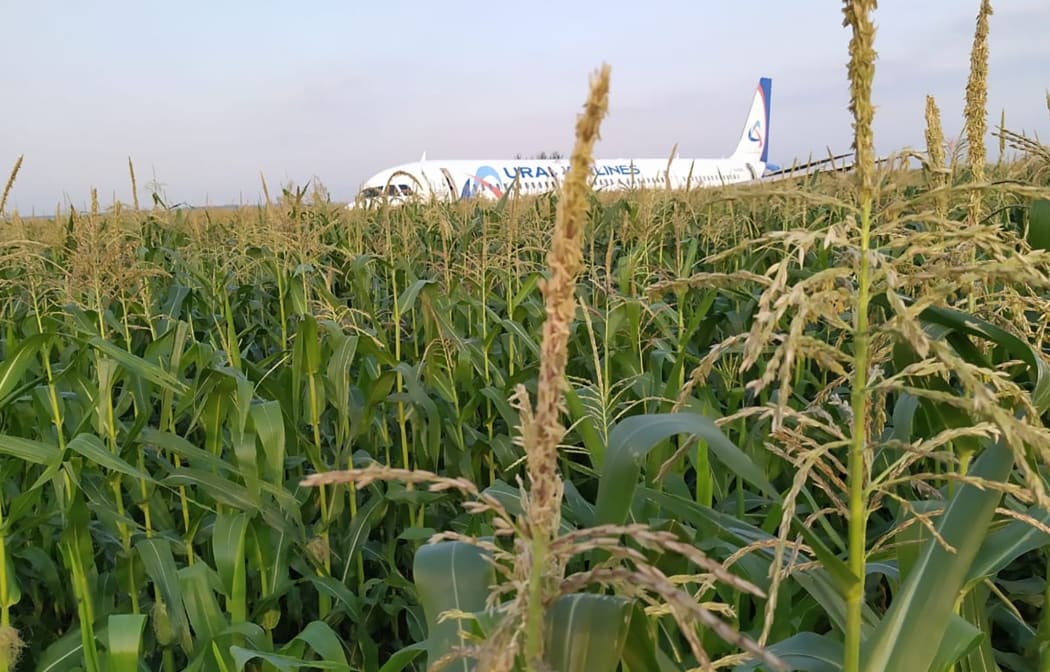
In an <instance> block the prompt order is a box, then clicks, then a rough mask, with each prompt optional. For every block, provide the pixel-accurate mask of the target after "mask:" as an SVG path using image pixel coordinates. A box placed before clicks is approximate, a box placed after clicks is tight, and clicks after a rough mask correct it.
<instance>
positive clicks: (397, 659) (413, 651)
mask: <svg viewBox="0 0 1050 672" xmlns="http://www.w3.org/2000/svg"><path fill="white" fill-rule="evenodd" d="M426 650H427V647H426V645H425V644H423V643H422V642H417V643H416V644H410V645H408V646H406V647H404V648H402V649H398V651H397V653H395V654H394V655H392V656H390V658H389V659H388V660H387V661H386V662H385V663H383V666H382V667H380V668H379V672H402V671H403V670H404V669H405V668H407V667H408V666H409V665H411V664H412V661H413V660H415V659H416V658H418V657H419V654H421V653H425V652H426Z"/></svg>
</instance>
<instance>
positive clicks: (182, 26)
mask: <svg viewBox="0 0 1050 672" xmlns="http://www.w3.org/2000/svg"><path fill="white" fill-rule="evenodd" d="M879 5H880V6H879V9H878V10H876V12H875V14H874V20H875V23H876V28H877V33H876V38H875V47H876V51H877V52H878V60H877V61H876V69H875V81H874V84H873V98H874V102H875V105H876V112H875V143H876V151H877V152H880V153H887V152H891V151H896V150H899V149H901V148H904V147H915V148H922V147H924V145H925V141H924V139H923V128H924V117H923V112H924V107H925V96H926V94H932V95H933V96H935V98H936V100H937V103H938V106H939V107H940V109H941V114H942V124H943V126H944V130H945V133H946V134H947V135H948V136H949V137H958V136H959V135H960V134H961V133H962V131H961V129H962V123H963V118H962V110H963V106H964V104H965V89H966V79H967V73H968V70H969V52H970V47H971V44H972V40H973V30H974V25H975V20H976V15H977V10H978V6H979V1H978V0H924V1H923V2H908V1H906V0H882V2H880V3H879ZM992 7H993V10H994V14H993V16H992V17H991V19H990V26H991V34H990V45H989V51H990V60H989V75H990V85H989V92H988V105H989V116H988V125H989V128H992V127H994V126H995V125H996V124H998V122H999V115H1000V111H1001V110H1003V109H1004V108H1005V110H1006V120H1007V126H1008V127H1009V128H1011V129H1012V130H1015V131H1025V132H1028V133H1030V134H1032V133H1037V134H1039V135H1040V137H1043V138H1045V137H1047V136H1050V132H1048V131H1050V115H1048V111H1047V105H1046V91H1047V90H1048V89H1050V41H1048V40H1046V39H1045V34H1046V27H1047V26H1048V25H1050V2H1047V0H993V2H992ZM0 36H2V37H0V180H4V179H5V178H6V175H7V174H8V171H9V170H10V167H11V166H13V165H14V163H15V160H16V159H17V158H18V156H19V155H24V161H23V164H22V168H21V171H20V173H19V176H18V179H17V181H16V183H15V185H14V188H13V190H12V193H11V195H10V197H9V199H8V205H7V210H8V212H10V211H12V210H13V209H16V208H17V209H18V211H19V212H21V213H22V214H30V213H31V212H33V211H35V212H36V213H37V214H41V213H46V212H49V211H50V212H54V210H55V207H56V206H59V205H61V206H62V207H63V208H65V207H68V206H70V205H72V206H73V207H77V208H83V207H85V205H86V204H88V203H89V202H90V193H91V189H92V187H94V188H97V189H98V193H99V198H100V200H101V202H102V203H103V205H107V204H110V203H112V201H113V199H114V198H116V199H119V200H121V201H123V202H125V203H130V202H131V200H132V194H131V184H130V179H129V176H128V158H129V157H130V158H131V159H132V161H133V162H134V166H135V172H136V177H137V179H138V186H139V198H140V199H141V200H143V201H144V202H147V203H148V202H149V188H148V183H149V182H151V181H153V180H156V181H157V182H158V183H159V184H160V185H161V186H162V189H163V191H164V194H165V195H166V197H167V199H168V201H169V202H173V203H187V204H190V205H206V204H210V205H223V204H235V203H257V202H259V200H260V199H261V198H262V189H261V180H260V175H262V176H265V179H266V181H267V184H268V186H269V187H270V189H271V191H276V190H277V189H278V188H279V186H280V185H284V184H287V183H294V184H296V185H305V184H307V183H308V182H310V181H311V180H315V179H316V180H319V181H320V182H321V183H322V184H323V185H324V186H325V188H326V189H327V190H328V191H329V193H330V194H331V197H332V198H333V199H334V200H338V201H345V200H351V199H352V198H353V195H354V194H355V193H356V191H357V189H358V188H359V187H360V185H361V183H362V182H363V181H364V180H366V179H367V178H368V177H369V176H370V175H372V174H374V173H376V172H379V171H380V170H382V169H384V168H387V167H389V166H392V165H395V164H398V163H402V162H407V161H414V160H417V159H418V158H420V156H421V155H422V154H423V152H426V155H427V158H429V159H434V158H478V159H494V158H511V157H513V156H514V155H515V154H518V153H521V154H523V155H526V156H529V155H533V154H537V153H539V152H541V151H547V152H550V151H554V150H557V151H561V152H562V153H567V152H568V151H569V150H570V149H571V147H572V139H573V138H572V134H573V127H574V123H575V119H576V115H577V114H578V113H579V111H580V110H581V109H582V105H583V102H584V100H585V98H586V95H587V86H588V78H589V76H590V75H591V73H592V72H594V71H595V69H596V68H597V67H598V66H599V65H600V64H601V63H603V62H605V63H608V64H609V65H610V66H611V74H612V80H611V86H610V104H609V112H608V116H607V118H606V120H605V121H604V123H603V125H602V133H601V135H602V139H601V141H600V142H599V143H598V145H597V147H596V155H597V156H599V157H607V158H613V157H629V158H644V157H666V156H668V155H669V153H670V151H671V148H672V147H673V146H674V145H675V143H677V144H678V150H679V152H680V154H681V155H682V156H683V157H719V156H726V155H728V154H729V153H731V152H732V150H733V147H734V146H735V145H736V140H737V138H738V137H739V134H740V131H741V127H742V125H743V122H744V118H745V116H746V114H747V109H748V107H749V104H750V100H751V96H752V94H753V92H754V87H755V85H756V83H757V80H758V78H759V77H763V76H768V77H771V78H772V79H773V86H772V119H771V123H770V136H769V140H770V160H771V161H773V162H775V163H779V164H781V165H786V164H790V163H791V161H792V160H793V159H795V158H798V159H800V160H806V159H807V157H809V156H810V155H813V156H819V157H823V156H826V155H827V151H828V149H829V148H830V149H831V151H834V152H835V153H844V152H849V151H850V143H851V141H852V129H851V126H850V123H851V118H850V115H849V111H848V102H849V89H848V83H847V79H846V63H847V60H848V55H847V45H848V41H849V38H850V33H849V29H847V28H845V27H843V26H842V12H841V3H839V2H816V1H815V0H793V1H792V2H757V3H756V2H750V3H745V2H722V1H719V2H715V1H707V2H703V1H700V0H682V1H671V0H647V2H627V1H620V0H604V1H592V0H572V2H569V1H568V0H564V2H563V1H556V0H530V1H529V2H525V3H518V2H498V3H497V2H492V3H488V2H481V3H458V2H423V1H422V0H418V1H415V2H410V1H408V0H373V1H372V2H335V1H322V0H302V1H301V2H297V3H292V2H277V1H276V0H256V1H254V2H248V1H247V0H242V1H241V2H234V1H232V0H226V1H224V2H220V1H217V0H213V1H210V2H205V1H202V0H183V1H182V2H168V3H161V2H142V1H141V0H139V1H135V2H133V1H131V0H96V1H95V2H90V3H89V2H80V1H77V0H33V1H30V0H0ZM996 142H997V141H993V144H995V143H996ZM997 149H998V148H997V144H995V146H989V150H990V154H991V155H993V156H994V155H996V154H997Z"/></svg>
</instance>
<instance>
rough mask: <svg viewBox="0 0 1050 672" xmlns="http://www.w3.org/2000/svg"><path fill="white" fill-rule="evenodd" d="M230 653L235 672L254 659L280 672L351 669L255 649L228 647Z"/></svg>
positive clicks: (325, 661)
mask: <svg viewBox="0 0 1050 672" xmlns="http://www.w3.org/2000/svg"><path fill="white" fill-rule="evenodd" d="M230 653H231V654H232V655H233V660H234V664H235V665H236V667H235V669H236V670H237V672H242V670H244V667H245V666H246V665H247V664H248V661H250V660H255V659H261V660H265V661H266V662H267V663H269V664H270V665H273V666H274V667H275V668H276V669H278V670H280V672H289V671H290V670H301V669H303V668H306V669H313V670H342V671H343V672H349V671H350V669H351V668H350V666H349V665H348V664H346V663H339V662H335V661H328V660H300V659H299V658H295V657H293V656H286V655H283V654H280V653H267V652H265V651H258V650H255V649H246V648H244V647H241V646H237V645H233V646H231V647H230Z"/></svg>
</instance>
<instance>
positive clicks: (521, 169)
mask: <svg viewBox="0 0 1050 672" xmlns="http://www.w3.org/2000/svg"><path fill="white" fill-rule="evenodd" d="M568 172H569V166H568V165H565V166H546V167H544V166H504V167H503V174H504V175H505V176H506V177H507V179H508V180H513V179H514V178H515V177H517V176H519V175H520V176H521V177H522V178H524V179H527V180H538V179H540V178H542V177H557V176H558V175H565V174H566V173H568ZM640 172H641V169H639V168H638V166H632V165H623V164H620V165H595V166H593V167H592V168H591V173H593V174H594V175H597V176H598V177H606V176H609V175H628V176H629V175H638V174H639V173H640Z"/></svg>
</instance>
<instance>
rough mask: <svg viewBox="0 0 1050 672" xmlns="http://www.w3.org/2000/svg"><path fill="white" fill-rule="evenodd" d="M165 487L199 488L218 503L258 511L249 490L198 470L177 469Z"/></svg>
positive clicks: (166, 481)
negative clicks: (183, 486)
mask: <svg viewBox="0 0 1050 672" xmlns="http://www.w3.org/2000/svg"><path fill="white" fill-rule="evenodd" d="M163 483H164V484H165V485H170V486H173V487H178V486H180V485H185V486H186V487H187V488H199V489H200V490H202V491H204V492H205V493H207V494H208V495H209V496H210V497H212V498H213V499H214V500H215V501H216V502H218V503H220V504H225V505H226V506H232V507H233V508H235V509H238V510H240V511H256V510H258V508H259V503H258V501H256V500H255V499H254V498H252V496H251V494H250V493H249V492H248V489H247V488H245V487H244V486H243V485H240V484H238V483H234V482H233V481H231V480H229V479H226V478H223V477H221V476H217V475H215V474H211V473H208V472H206V471H200V470H198V469H190V468H183V469H176V470H174V471H173V472H172V473H171V474H170V475H168V476H167V477H165V479H164V480H163Z"/></svg>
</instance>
